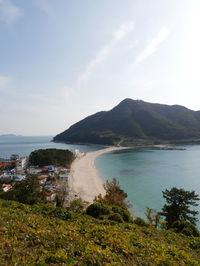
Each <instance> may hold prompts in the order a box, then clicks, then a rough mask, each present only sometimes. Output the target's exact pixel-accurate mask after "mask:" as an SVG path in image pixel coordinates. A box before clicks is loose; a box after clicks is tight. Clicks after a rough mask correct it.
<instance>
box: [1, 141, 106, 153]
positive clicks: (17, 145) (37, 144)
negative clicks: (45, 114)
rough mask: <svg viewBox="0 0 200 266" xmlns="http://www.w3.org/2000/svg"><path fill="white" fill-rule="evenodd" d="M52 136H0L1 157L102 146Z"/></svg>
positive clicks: (98, 147)
mask: <svg viewBox="0 0 200 266" xmlns="http://www.w3.org/2000/svg"><path fill="white" fill-rule="evenodd" d="M52 138H53V137H52V136H48V137H3V136H0V158H9V157H10V155H11V154H19V155H20V156H27V155H29V154H30V153H31V152H32V151H34V150H37V149H48V148H57V149H69V150H74V149H79V150H80V151H81V152H88V151H94V150H98V149H100V148H101V147H100V146H93V145H91V146H89V145H71V144H64V143H54V142H51V140H52Z"/></svg>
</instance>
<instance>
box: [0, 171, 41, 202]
mask: <svg viewBox="0 0 200 266" xmlns="http://www.w3.org/2000/svg"><path fill="white" fill-rule="evenodd" d="M39 187H40V185H39V183H38V181H37V178H36V176H29V177H28V178H26V179H25V180H23V181H20V182H17V183H16V184H15V186H14V187H13V189H11V190H9V191H8V192H3V191H2V192H1V193H0V198H2V199H6V200H15V201H18V202H20V203H25V204H30V205H32V204H36V203H39V202H43V201H45V196H44V193H43V192H41V191H40V190H39Z"/></svg>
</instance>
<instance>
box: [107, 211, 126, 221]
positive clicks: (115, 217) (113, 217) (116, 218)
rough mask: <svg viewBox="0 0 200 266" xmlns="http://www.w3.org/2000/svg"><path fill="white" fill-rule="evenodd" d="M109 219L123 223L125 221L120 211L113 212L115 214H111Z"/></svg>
mask: <svg viewBox="0 0 200 266" xmlns="http://www.w3.org/2000/svg"><path fill="white" fill-rule="evenodd" d="M108 220H111V221H115V222H118V223H123V221H124V220H123V218H122V216H121V215H120V214H119V213H113V214H111V215H109V216H108Z"/></svg>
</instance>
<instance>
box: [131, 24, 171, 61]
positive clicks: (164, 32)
mask: <svg viewBox="0 0 200 266" xmlns="http://www.w3.org/2000/svg"><path fill="white" fill-rule="evenodd" d="M169 34H170V31H169V29H167V28H162V29H161V30H160V32H159V33H158V35H157V36H156V37H155V38H153V39H152V40H151V41H150V43H149V44H148V45H147V47H146V48H145V49H144V50H143V51H142V52H141V53H140V54H139V55H138V56H137V57H136V60H135V63H134V66H137V65H138V64H140V63H141V62H143V61H144V60H145V59H146V58H148V57H149V56H150V55H152V54H153V53H155V52H156V50H157V48H158V46H159V45H160V44H161V43H162V42H163V41H164V40H165V39H166V38H167V37H168V36H169Z"/></svg>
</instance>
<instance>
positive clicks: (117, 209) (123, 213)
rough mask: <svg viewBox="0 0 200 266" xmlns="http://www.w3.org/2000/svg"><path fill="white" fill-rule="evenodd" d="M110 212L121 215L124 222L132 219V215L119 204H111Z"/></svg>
mask: <svg viewBox="0 0 200 266" xmlns="http://www.w3.org/2000/svg"><path fill="white" fill-rule="evenodd" d="M111 210H112V212H114V213H118V214H120V215H121V217H122V218H123V220H124V222H127V223H129V222H131V221H132V217H131V214H130V212H129V211H128V210H126V209H124V208H121V207H119V206H112V207H111Z"/></svg>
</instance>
